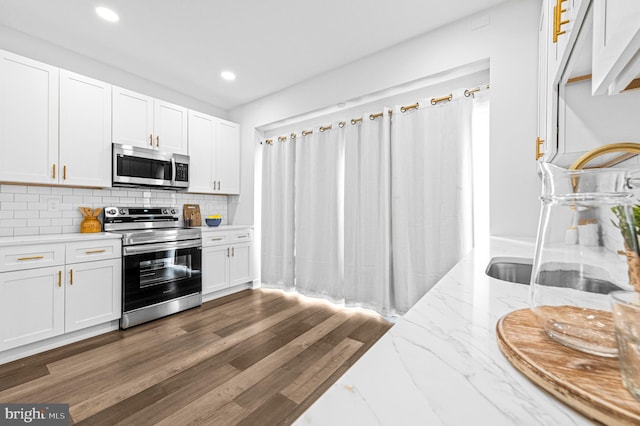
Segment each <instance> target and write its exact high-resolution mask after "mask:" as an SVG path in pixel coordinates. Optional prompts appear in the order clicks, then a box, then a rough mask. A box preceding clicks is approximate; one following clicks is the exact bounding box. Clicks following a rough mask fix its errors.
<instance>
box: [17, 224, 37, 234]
mask: <svg viewBox="0 0 640 426" xmlns="http://www.w3.org/2000/svg"><path fill="white" fill-rule="evenodd" d="M39 232H40V228H38V227H37V226H34V227H32V228H14V229H13V235H14V236H20V235H38V233H39Z"/></svg>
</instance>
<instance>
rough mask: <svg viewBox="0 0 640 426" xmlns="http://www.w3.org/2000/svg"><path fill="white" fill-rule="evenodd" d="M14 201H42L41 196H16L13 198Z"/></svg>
mask: <svg viewBox="0 0 640 426" xmlns="http://www.w3.org/2000/svg"><path fill="white" fill-rule="evenodd" d="M13 200H14V201H40V195H38V194H15V195H14V196H13Z"/></svg>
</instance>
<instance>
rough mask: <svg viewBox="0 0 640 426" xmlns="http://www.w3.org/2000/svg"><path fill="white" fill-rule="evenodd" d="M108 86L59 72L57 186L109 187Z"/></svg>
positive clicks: (72, 74) (62, 71) (80, 76)
mask: <svg viewBox="0 0 640 426" xmlns="http://www.w3.org/2000/svg"><path fill="white" fill-rule="evenodd" d="M110 158H111V85H109V84H106V83H103V82H101V81H98V80H94V79H91V78H89V77H85V76H82V75H79V74H75V73H72V72H69V71H65V70H60V161H59V162H58V164H59V167H60V173H59V175H58V179H59V182H60V183H64V184H66V185H80V186H96V187H108V186H110V185H111V167H110V165H111V162H110Z"/></svg>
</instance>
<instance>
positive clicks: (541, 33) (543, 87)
mask: <svg viewBox="0 0 640 426" xmlns="http://www.w3.org/2000/svg"><path fill="white" fill-rule="evenodd" d="M547 9H548V7H545V5H544V4H543V6H542V11H541V12H540V22H539V24H538V130H537V137H538V139H537V140H536V160H538V159H540V158H542V159H543V160H546V159H547V158H548V157H549V154H548V152H549V147H550V146H551V143H550V142H548V141H547V111H548V108H549V105H548V103H547V100H548V97H549V84H548V74H549V73H548V67H547V59H548V46H549V40H548V34H549V14H548V10H547Z"/></svg>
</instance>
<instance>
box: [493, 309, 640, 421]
mask: <svg viewBox="0 0 640 426" xmlns="http://www.w3.org/2000/svg"><path fill="white" fill-rule="evenodd" d="M496 331H497V338H498V346H499V347H500V350H501V351H502V353H503V354H504V355H505V356H506V357H507V359H508V360H509V361H510V362H511V363H512V364H513V366H514V367H516V368H517V369H518V370H519V371H520V372H521V373H523V374H524V375H525V376H527V378H529V379H530V380H531V381H533V382H534V383H535V384H536V385H538V386H540V387H541V388H543V389H544V390H546V391H548V392H549V393H551V394H552V395H553V396H555V397H556V398H558V399H559V400H561V401H562V402H564V403H565V404H567V405H568V406H570V407H572V408H574V409H575V410H577V411H578V412H580V413H582V414H584V415H585V416H587V417H589V418H591V419H594V420H597V421H599V422H602V423H605V424H629V425H638V424H640V402H638V401H636V399H635V398H634V397H633V396H632V395H631V394H630V393H629V392H628V391H627V390H626V389H625V388H624V386H623V385H622V379H621V377H620V370H619V369H618V359H617V358H603V357H599V356H595V355H589V354H586V353H582V352H580V351H576V350H574V349H571V348H568V347H565V346H563V345H561V344H560V343H558V342H556V341H554V340H552V339H551V338H550V337H548V336H547V334H546V333H545V332H544V331H543V330H542V328H541V327H540V326H539V323H538V319H537V317H536V316H535V314H534V313H533V312H532V311H531V310H530V309H521V310H519V311H514V312H511V313H509V314H507V315H505V316H504V317H502V318H500V320H499V321H498V324H497V325H496Z"/></svg>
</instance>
